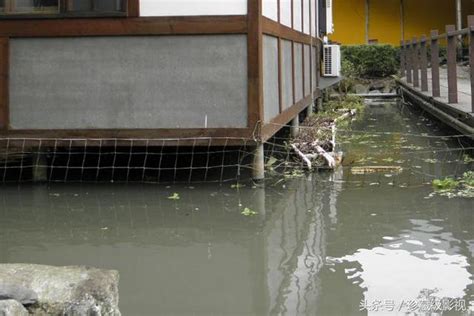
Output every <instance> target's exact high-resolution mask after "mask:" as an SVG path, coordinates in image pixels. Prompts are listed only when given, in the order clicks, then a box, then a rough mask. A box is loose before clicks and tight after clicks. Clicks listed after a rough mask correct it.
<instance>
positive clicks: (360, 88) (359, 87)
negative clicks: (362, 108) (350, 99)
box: [354, 84, 369, 94]
mask: <svg viewBox="0 0 474 316" xmlns="http://www.w3.org/2000/svg"><path fill="white" fill-rule="evenodd" d="M354 90H355V93H357V94H365V93H367V92H368V91H369V88H368V87H367V86H366V85H363V84H356V85H355V86H354Z"/></svg>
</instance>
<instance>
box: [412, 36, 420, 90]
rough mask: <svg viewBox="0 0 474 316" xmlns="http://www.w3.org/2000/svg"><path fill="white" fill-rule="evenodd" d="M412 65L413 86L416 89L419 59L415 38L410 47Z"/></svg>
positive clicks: (418, 75) (418, 76)
mask: <svg viewBox="0 0 474 316" xmlns="http://www.w3.org/2000/svg"><path fill="white" fill-rule="evenodd" d="M411 54H412V65H413V86H414V87H415V88H418V87H419V86H420V58H419V46H418V41H417V39H416V37H414V38H413V42H412V45H411Z"/></svg>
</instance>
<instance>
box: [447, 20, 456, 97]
mask: <svg viewBox="0 0 474 316" xmlns="http://www.w3.org/2000/svg"><path fill="white" fill-rule="evenodd" d="M455 30H456V26H455V25H446V34H447V37H448V48H447V49H448V52H447V55H448V56H447V57H448V61H447V64H448V102H449V103H451V104H453V103H458V75H457V63H456V37H455V36H453V35H450V34H449V33H450V32H454V31H455Z"/></svg>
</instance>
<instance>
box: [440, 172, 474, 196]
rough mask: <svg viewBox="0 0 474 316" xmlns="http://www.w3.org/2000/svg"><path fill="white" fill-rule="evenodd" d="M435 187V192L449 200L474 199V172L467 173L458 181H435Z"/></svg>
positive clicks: (448, 179) (446, 179) (447, 179)
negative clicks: (459, 198) (456, 198)
mask: <svg viewBox="0 0 474 316" xmlns="http://www.w3.org/2000/svg"><path fill="white" fill-rule="evenodd" d="M433 187H434V188H435V192H436V193H437V194H439V195H441V196H446V197H449V198H453V197H463V198H474V172H473V171H468V172H465V173H464V174H463V175H462V177H460V178H458V179H453V178H445V179H442V180H434V181H433Z"/></svg>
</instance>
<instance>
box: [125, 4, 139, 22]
mask: <svg viewBox="0 0 474 316" xmlns="http://www.w3.org/2000/svg"><path fill="white" fill-rule="evenodd" d="M127 15H128V16H129V17H135V18H138V17H139V16H140V0H127Z"/></svg>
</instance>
